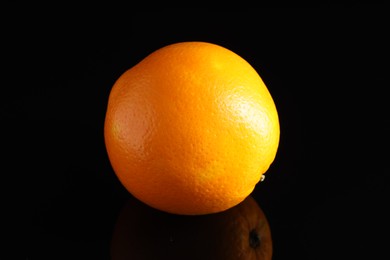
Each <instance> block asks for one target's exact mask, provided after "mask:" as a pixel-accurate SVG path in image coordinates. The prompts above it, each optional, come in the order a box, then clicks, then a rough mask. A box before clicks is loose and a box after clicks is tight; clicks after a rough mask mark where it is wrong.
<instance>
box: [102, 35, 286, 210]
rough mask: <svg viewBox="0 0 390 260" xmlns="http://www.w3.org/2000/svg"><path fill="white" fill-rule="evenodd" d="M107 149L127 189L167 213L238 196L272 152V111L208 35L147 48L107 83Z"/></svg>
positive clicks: (261, 89)
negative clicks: (140, 57)
mask: <svg viewBox="0 0 390 260" xmlns="http://www.w3.org/2000/svg"><path fill="white" fill-rule="evenodd" d="M104 138H105V145H106V149H107V154H108V158H109V160H110V163H111V165H112V167H113V170H114V172H115V174H116V175H117V177H118V179H119V180H120V182H121V183H122V184H123V185H124V187H125V188H126V189H127V190H128V191H129V192H130V193H131V194H132V195H134V196H135V197H136V198H138V199H139V200H141V201H143V202H144V203H146V204H148V205H149V206H151V207H154V208H157V209H159V210H162V211H166V212H169V213H174V214H183V215H201V214H209V213H216V212H221V211H224V210H227V209H229V208H231V207H233V206H235V205H237V204H238V203H240V202H242V201H243V200H244V199H245V198H246V197H247V196H248V195H249V194H250V193H251V192H252V191H253V189H254V187H255V185H256V184H257V183H258V182H259V181H260V179H261V177H262V176H263V174H264V173H265V172H266V171H267V170H268V169H269V167H270V165H271V164H272V162H273V161H274V159H275V156H276V153H277V149H278V145H279V138H280V128H279V118H278V112H277V109H276V106H275V103H274V100H273V98H272V96H271V94H270V92H269V90H268V88H267V87H266V85H265V84H264V82H263V80H262V79H261V77H260V75H259V74H258V73H257V72H256V70H255V69H254V68H253V67H252V66H251V65H250V64H249V63H248V62H247V61H246V60H244V59H243V58H242V57H241V56H239V55H238V54H236V53H234V52H233V51H231V50H229V49H227V48H225V47H222V46H220V45H217V44H214V43H208V42H196V41H194V42H178V43H173V44H170V45H167V46H164V47H162V48H160V49H158V50H155V51H154V52H152V53H151V54H149V55H148V56H147V57H145V58H144V59H143V60H141V61H140V62H139V63H138V64H136V65H135V66H133V67H131V68H129V69H128V70H126V71H125V72H124V73H123V74H122V75H120V77H119V78H118V79H117V80H116V82H115V83H114V85H113V87H112V89H111V91H110V95H109V97H108V104H107V110H106V117H105V122H104Z"/></svg>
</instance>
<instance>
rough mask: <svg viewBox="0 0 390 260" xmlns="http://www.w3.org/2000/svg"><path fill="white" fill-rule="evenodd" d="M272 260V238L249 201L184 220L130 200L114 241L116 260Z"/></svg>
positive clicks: (258, 208)
mask: <svg viewBox="0 0 390 260" xmlns="http://www.w3.org/2000/svg"><path fill="white" fill-rule="evenodd" d="M271 258H272V239H271V232H270V228H269V225H268V221H267V219H266V216H265V215H264V213H263V211H262V210H261V208H260V207H259V206H258V204H257V203H256V201H255V200H254V199H253V198H252V197H251V196H249V197H247V198H246V199H245V200H244V201H243V202H242V203H240V204H238V205H237V206H235V207H233V208H230V209H229V210H227V211H224V212H220V213H215V214H209V215H201V216H181V215H174V214H169V213H164V212H161V211H158V210H155V209H153V208H150V207H148V206H146V205H145V204H143V203H141V202H140V201H138V200H136V199H134V198H130V200H129V201H128V203H127V204H126V205H125V206H124V207H123V209H122V211H121V212H120V215H119V217H118V220H117V223H116V226H115V228H114V231H113V234H112V240H111V259H112V260H125V259H126V260H128V259H202V260H203V259H213V260H218V259H224V260H229V259H232V260H233V259H258V260H270V259H271Z"/></svg>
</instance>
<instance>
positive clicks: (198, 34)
mask: <svg viewBox="0 0 390 260" xmlns="http://www.w3.org/2000/svg"><path fill="white" fill-rule="evenodd" d="M18 10H20V9H18V8H17V7H14V8H12V10H11V11H13V12H12V13H15V15H9V16H7V18H3V19H5V20H4V22H5V23H3V28H4V30H3V40H2V42H3V44H2V46H3V47H2V53H3V61H2V63H3V64H4V66H3V69H2V70H3V72H4V77H3V84H2V91H1V92H2V94H1V100H2V102H1V110H0V113H1V114H0V115H1V118H0V119H1V139H2V145H1V147H2V150H3V153H2V154H3V156H2V158H3V163H2V166H3V168H2V175H3V176H4V178H3V180H4V181H3V182H2V186H5V189H3V191H4V196H3V198H4V199H5V203H4V205H5V209H6V210H4V212H5V214H4V215H5V216H7V217H8V218H7V220H6V222H4V224H5V226H8V227H10V231H11V232H10V235H9V236H8V238H9V239H7V241H11V245H13V246H11V247H7V248H8V249H10V252H11V254H12V255H14V256H15V259H18V258H16V256H20V257H22V258H20V259H109V252H108V244H109V241H110V234H111V231H112V228H113V224H114V222H115V219H116V217H117V215H118V212H119V209H120V208H121V207H122V206H123V203H124V202H125V201H126V199H127V198H128V196H129V195H128V193H127V192H126V191H125V190H124V188H123V187H122V186H121V184H120V183H119V182H118V180H117V179H116V177H115V175H114V173H113V171H112V169H111V166H110V163H109V161H108V158H107V155H106V151H105V147H104V141H103V121H104V115H105V108H106V104H107V99H108V94H109V91H110V89H111V87H112V85H113V83H114V81H115V80H116V79H117V78H118V77H119V76H120V74H121V73H123V72H124V71H125V70H126V69H128V68H130V67H132V66H133V65H135V64H136V63H137V62H139V61H140V60H141V59H142V58H144V57H145V56H146V55H148V54H149V53H150V52H152V51H154V50H156V49H158V48H160V47H162V46H164V45H167V44H170V43H174V42H179V41H192V40H196V41H208V42H213V43H216V44H220V45H222V46H224V47H227V48H229V49H231V50H232V51H234V52H236V53H237V54H239V55H240V56H242V57H243V58H245V59H246V60H247V61H248V62H249V63H250V64H252V66H253V67H254V68H255V69H256V70H257V71H258V72H259V74H260V75H261V77H262V78H263V80H264V82H265V83H266V85H267V86H268V88H269V90H270V92H271V94H272V96H273V98H274V101H275V103H276V106H277V108H278V112H279V116H280V125H281V141H280V147H279V150H278V154H277V157H276V159H275V161H274V163H273V164H272V165H271V168H270V169H269V170H268V172H267V173H266V176H267V178H266V180H265V182H263V183H261V184H259V185H258V186H257V187H256V189H255V191H254V193H253V196H254V197H255V198H256V200H257V202H258V203H259V205H260V206H261V208H262V209H263V211H264V212H265V213H266V215H267V217H268V220H269V222H270V226H271V232H272V235H273V242H274V258H273V259H274V260H277V259H350V257H352V256H369V258H367V259H379V258H377V256H379V255H380V254H382V253H384V252H386V246H387V245H386V244H387V243H385V242H386V241H388V239H387V235H388V233H387V231H385V223H386V220H387V218H386V217H385V211H386V209H387V208H388V205H389V204H388V199H387V198H386V197H388V189H389V185H388V182H387V181H386V179H387V175H388V174H389V167H388V161H387V160H388V154H389V152H388V130H389V127H388V124H389V117H388V113H387V112H388V110H389V109H388V105H387V102H388V100H387V95H388V94H387V92H388V91H387V89H388V86H389V84H388V78H387V77H385V73H386V72H388V69H386V68H388V58H386V54H387V53H386V52H387V49H388V48H387V47H388V45H387V43H386V40H387V37H386V36H387V34H388V26H387V25H386V21H385V20H387V19H386V18H387V17H388V12H387V9H386V8H384V7H383V6H381V5H365V4H358V3H352V4H350V5H345V6H344V5H323V6H321V7H310V8H309V7H306V8H304V7H302V8H299V7H296V8H293V7H291V8H290V7H288V8H287V7H285V8H281V7H280V8H279V7H272V8H262V9H251V10H247V11H244V10H243V11H236V12H227V11H226V12H223V11H217V10H207V11H206V10H203V9H161V10H159V11H158V12H137V11H129V12H128V14H127V15H126V16H119V14H118V15H116V13H115V12H113V13H110V14H107V13H94V12H93V11H92V10H84V11H85V12H87V11H88V13H89V14H92V18H90V19H83V18H85V13H84V11H80V13H78V12H74V13H73V12H72V13H67V12H64V13H61V14H59V13H56V12H55V11H51V12H43V13H44V15H41V14H40V13H39V14H37V13H34V12H29V11H28V8H26V9H25V10H24V11H23V12H17V11H18ZM53 10H58V12H59V11H60V8H58V9H53ZM107 12H108V11H107ZM27 14H28V15H27ZM111 16H112V17H113V18H111ZM20 18H24V20H22V21H21V20H20ZM16 21H19V23H16ZM7 24H12V26H7ZM4 68H5V70H4ZM386 76H387V75H386ZM152 249H153V246H152V245H151V250H152ZM26 256H27V257H28V258H26ZM383 257H384V256H382V257H381V259H384V258H383ZM7 259H14V258H12V257H11V258H7Z"/></svg>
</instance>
